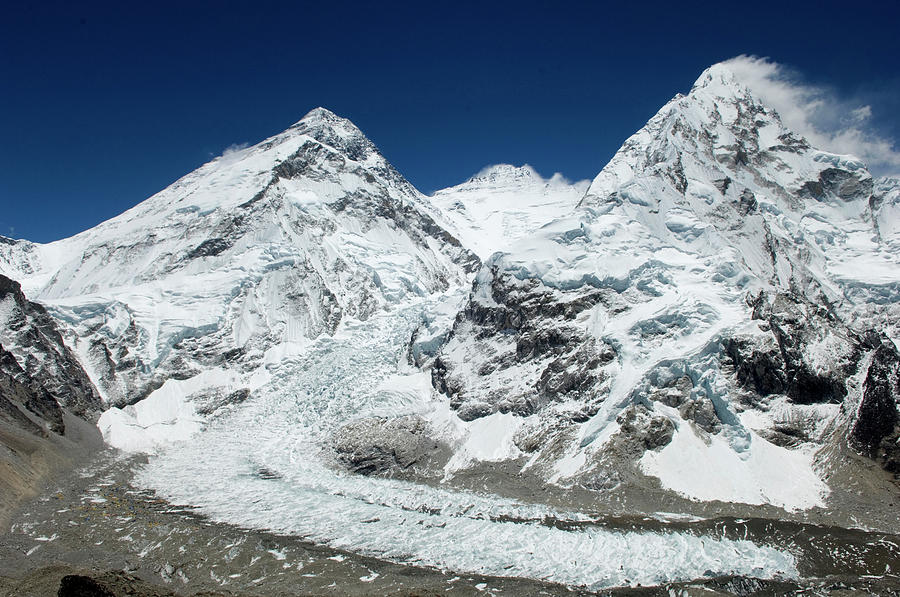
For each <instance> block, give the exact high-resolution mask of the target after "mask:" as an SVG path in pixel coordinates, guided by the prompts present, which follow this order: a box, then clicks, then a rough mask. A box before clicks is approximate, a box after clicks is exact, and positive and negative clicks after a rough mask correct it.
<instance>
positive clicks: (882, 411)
mask: <svg viewBox="0 0 900 597" xmlns="http://www.w3.org/2000/svg"><path fill="white" fill-rule="evenodd" d="M875 342H876V346H875V349H874V352H873V354H872V358H871V361H870V363H869V369H868V371H867V372H866V378H865V382H864V384H863V397H862V401H861V402H860V404H859V409H858V411H857V416H856V422H855V423H854V425H853V431H852V434H851V436H850V437H851V441H852V443H853V445H855V446H856V448H857V449H858V450H860V451H861V452H862V453H863V454H865V455H867V456H869V457H870V458H873V459H875V460H877V461H878V462H879V463H881V465H882V466H883V467H884V468H885V469H886V470H888V471H890V472H892V473H894V474H895V475H900V355H898V354H897V348H896V346H894V344H893V343H892V342H890V341H889V340H888V339H886V338H880V339H877V340H876V341H875Z"/></svg>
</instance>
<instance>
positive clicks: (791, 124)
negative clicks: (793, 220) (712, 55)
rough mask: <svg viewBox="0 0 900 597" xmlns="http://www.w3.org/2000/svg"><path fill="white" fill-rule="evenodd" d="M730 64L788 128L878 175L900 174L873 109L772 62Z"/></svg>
mask: <svg viewBox="0 0 900 597" xmlns="http://www.w3.org/2000/svg"><path fill="white" fill-rule="evenodd" d="M725 64H726V65H727V66H728V67H729V68H730V69H731V71H732V72H733V73H734V75H735V77H737V79H738V81H740V82H741V83H743V84H744V85H746V86H747V87H749V88H750V90H751V91H752V92H753V94H754V95H756V96H757V97H758V98H759V99H761V100H762V101H763V102H765V103H766V104H768V105H769V106H771V107H772V108H774V109H775V110H776V111H777V112H778V113H779V114H780V115H781V119H782V121H784V124H785V125H787V126H788V128H790V129H792V130H794V131H796V132H798V133H800V134H801V135H803V136H804V137H806V138H807V140H809V142H810V143H811V144H812V145H813V146H814V147H818V148H819V149H824V150H826V151H832V152H835V153H841V154H848V153H849V154H853V155H855V156H857V157H858V158H861V159H862V160H863V161H864V162H866V163H867V164H868V165H869V169H870V170H871V171H872V173H873V174H876V175H883V174H897V173H900V148H898V145H897V143H896V141H894V140H893V139H889V138H887V137H884V136H882V135H881V134H879V133H878V132H877V131H875V130H873V128H872V126H871V124H870V121H871V118H872V107H871V106H870V105H868V104H866V103H865V102H862V101H859V100H857V99H854V98H843V97H840V96H839V95H838V94H837V93H836V92H835V91H833V90H831V89H828V88H826V87H822V86H816V85H810V84H807V83H805V82H803V81H802V80H801V78H800V76H799V75H798V73H796V72H795V71H793V70H791V69H790V68H788V67H786V66H784V65H782V64H779V63H777V62H773V61H772V60H770V59H768V58H758V57H756V56H738V57H736V58H732V59H730V60H726V61H725Z"/></svg>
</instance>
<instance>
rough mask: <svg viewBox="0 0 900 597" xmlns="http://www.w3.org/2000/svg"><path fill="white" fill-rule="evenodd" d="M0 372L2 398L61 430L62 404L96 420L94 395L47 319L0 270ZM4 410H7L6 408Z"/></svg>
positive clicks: (96, 398)
mask: <svg viewBox="0 0 900 597" xmlns="http://www.w3.org/2000/svg"><path fill="white" fill-rule="evenodd" d="M0 375H2V376H3V381H2V384H3V386H4V388H5V390H6V391H5V392H4V394H5V395H6V397H7V399H10V398H14V401H15V402H18V403H20V404H22V405H24V406H25V407H26V408H27V410H28V411H30V412H31V413H32V414H34V415H36V416H38V417H40V418H41V419H42V420H43V421H45V422H47V423H48V425H49V426H50V429H51V430H52V431H54V432H56V433H59V434H62V433H63V431H64V429H65V426H64V424H63V421H62V410H61V409H62V408H63V407H64V408H67V409H69V410H71V411H72V412H73V413H74V414H76V415H78V416H80V417H82V418H85V419H89V420H90V419H93V420H96V417H97V416H99V414H100V411H101V409H102V405H101V402H100V396H99V395H98V393H97V390H96V389H95V388H94V385H93V384H92V383H91V380H90V379H89V378H88V376H87V374H86V373H85V371H84V369H82V367H81V364H80V362H79V361H78V359H77V358H76V357H75V355H74V354H73V353H72V351H71V350H70V349H69V348H68V346H66V344H65V342H64V341H63V338H62V335H61V334H60V332H59V330H58V328H57V325H56V323H55V321H54V320H53V318H52V317H51V316H50V315H49V314H48V313H47V311H46V309H44V307H42V306H41V305H39V304H37V303H34V302H31V301H29V300H28V299H26V298H25V295H24V294H23V293H22V289H21V286H20V285H19V284H18V283H17V282H15V281H13V280H10V279H9V278H7V277H5V276H3V275H0ZM7 412H10V411H8V410H7Z"/></svg>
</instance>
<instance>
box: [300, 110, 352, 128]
mask: <svg viewBox="0 0 900 597" xmlns="http://www.w3.org/2000/svg"><path fill="white" fill-rule="evenodd" d="M342 120H346V119H345V118H341V117H340V116H338V115H337V114H335V113H334V112H332V111H331V110H329V109H328V108H323V107H322V106H319V107H318V108H313V109H312V110H310V111H309V112H307V113H306V115H305V116H304V117H303V118H301V119H300V120H298V121H297V122H295V123H294V126H297V125H299V124H302V123H307V124H308V123H313V122H323V121H325V122H340V121H342Z"/></svg>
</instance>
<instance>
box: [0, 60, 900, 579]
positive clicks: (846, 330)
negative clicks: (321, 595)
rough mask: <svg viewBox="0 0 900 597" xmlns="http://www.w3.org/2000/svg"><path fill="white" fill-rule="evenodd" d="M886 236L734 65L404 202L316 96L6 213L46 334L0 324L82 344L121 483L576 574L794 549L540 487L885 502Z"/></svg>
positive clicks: (241, 513)
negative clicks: (33, 227)
mask: <svg viewBox="0 0 900 597" xmlns="http://www.w3.org/2000/svg"><path fill="white" fill-rule="evenodd" d="M898 255H900V181H897V180H896V179H878V180H876V179H873V178H872V176H871V175H870V174H869V172H868V171H867V170H866V168H865V166H864V164H862V163H861V162H860V161H859V160H856V159H855V158H853V157H851V156H840V155H835V154H832V153H828V152H825V151H821V150H818V149H816V148H813V147H811V146H810V145H809V143H808V142H807V141H806V140H804V139H803V138H802V137H800V136H799V135H797V134H796V133H794V132H792V131H790V130H788V129H787V128H786V127H785V126H784V125H783V123H782V122H781V120H780V118H779V116H778V115H777V114H776V113H775V112H774V111H773V110H771V109H770V108H768V107H767V106H766V105H764V104H763V103H762V102H760V101H759V100H758V99H757V98H756V97H755V96H754V94H753V92H752V91H751V90H750V89H748V88H747V87H745V86H744V85H743V84H742V83H741V82H740V81H739V80H737V79H736V78H735V76H734V74H733V73H732V72H731V70H730V69H729V67H728V65H727V63H726V64H720V65H716V66H713V67H711V68H710V69H708V70H707V71H705V72H704V73H703V74H702V75H701V77H700V78H699V79H698V80H697V82H696V84H695V85H694V87H693V89H692V90H691V91H690V93H689V94H687V95H685V96H682V95H678V96H676V97H675V98H674V99H673V100H672V101H670V102H669V103H668V104H666V105H665V106H664V107H663V108H662V109H661V110H660V111H659V113H657V114H656V115H655V116H654V117H653V118H652V119H651V120H650V121H649V122H648V123H647V125H646V126H645V127H643V128H642V129H641V130H640V131H638V132H637V133H636V134H635V135H633V136H632V137H631V138H629V139H628V140H627V141H626V142H625V144H624V145H623V146H622V148H621V149H620V150H619V152H618V153H617V154H616V155H615V156H614V158H613V159H612V160H611V161H610V163H609V164H608V165H607V166H606V167H604V168H603V169H602V170H601V171H600V173H599V174H598V175H597V176H596V178H594V180H593V181H592V182H590V183H587V182H580V183H570V182H568V181H566V180H565V179H563V178H562V177H561V176H560V175H555V176H553V177H552V178H550V179H544V178H542V177H541V176H540V175H538V174H537V173H536V172H535V171H534V170H533V169H532V168H530V167H528V166H523V167H514V166H508V165H500V166H491V167H489V168H486V169H485V170H483V171H482V172H480V173H479V174H478V175H476V176H474V177H472V178H471V179H469V180H468V181H466V182H464V183H463V184H461V185H458V186H455V187H451V188H449V189H445V190H442V191H438V192H436V193H434V195H433V196H432V197H427V196H425V195H423V194H422V193H420V192H419V191H417V190H416V189H415V188H413V187H412V186H411V185H410V184H409V183H408V182H407V181H406V180H405V179H404V178H403V177H402V175H400V174H399V173H398V172H397V171H396V170H395V169H394V168H393V167H392V166H391V165H390V164H389V163H388V162H387V161H386V160H385V159H384V157H383V156H382V155H381V154H380V153H379V152H378V150H377V149H376V148H375V146H374V145H373V144H372V143H371V142H370V141H369V140H368V139H366V138H365V136H364V135H363V134H362V133H361V132H360V131H359V130H358V129H357V128H356V127H355V126H354V125H353V124H351V123H350V122H349V121H347V120H344V119H342V118H339V117H337V116H335V115H334V114H332V113H331V112H328V111H327V110H324V109H321V108H320V109H316V110H313V111H312V112H310V113H309V114H308V115H307V116H306V117H305V118H303V119H302V120H301V121H299V122H298V123H296V124H295V125H294V126H292V127H290V128H289V129H288V130H286V131H285V132H283V133H281V134H279V135H276V136H274V137H272V138H270V139H267V140H265V141H263V142H261V143H260V144H258V145H255V146H253V147H250V148H247V149H244V150H240V151H237V152H233V153H228V154H227V155H223V156H222V157H220V158H218V159H216V160H214V161H212V162H210V163H208V164H206V165H204V166H202V167H201V168H199V169H198V170H197V171H195V172H193V173H191V174H189V175H187V176H185V177H184V178H182V179H181V180H179V181H177V182H176V183H174V184H173V185H171V186H170V187H169V188H167V189H165V190H163V191H162V192H160V193H159V194H157V195H154V196H153V197H151V198H150V199H148V200H146V201H145V202H143V203H141V204H140V205H138V206H136V207H135V208H133V209H131V210H129V211H127V212H125V213H124V214H122V215H120V216H118V217H116V218H113V219H112V220H110V221H108V222H105V223H103V224H101V225H99V226H97V227H95V228H93V229H91V230H88V231H86V232H84V233H81V234H79V235H76V236H74V237H72V238H69V239H64V240H61V241H58V242H55V243H50V244H47V245H40V244H34V243H29V242H27V241H13V240H9V239H2V238H0V274H3V275H5V276H8V277H9V278H12V279H15V280H18V281H20V282H21V285H22V286H21V290H22V292H19V289H18V287H17V286H14V285H13V283H12V282H10V288H15V291H14V292H13V295H15V296H16V297H19V298H16V299H15V300H16V304H24V303H23V301H25V298H24V297H25V296H27V297H28V299H30V300H32V301H37V302H39V303H41V304H42V305H44V307H45V308H46V313H48V314H50V315H52V316H53V317H54V318H55V319H56V322H57V324H58V326H59V328H60V330H61V331H62V336H61V337H60V338H64V339H65V345H66V346H65V347H64V348H65V350H61V349H59V348H58V347H56V348H53V347H51V348H47V347H46V346H43V345H42V346H37V345H36V344H28V343H26V342H24V341H21V340H16V339H15V338H13V337H12V336H11V335H10V333H9V331H8V330H11V329H13V328H14V327H15V326H17V325H18V326H20V327H21V325H20V323H21V321H23V317H24V316H23V315H21V312H22V310H21V309H20V310H19V311H18V312H16V313H19V315H15V313H14V312H13V311H11V310H9V309H6V310H5V311H4V312H3V313H4V314H7V315H9V314H13V315H10V316H9V317H7V319H6V324H5V325H6V326H7V331H5V332H4V334H5V335H3V336H0V344H3V347H4V348H5V347H7V344H10V346H14V348H15V350H19V352H20V353H21V354H17V355H16V356H17V358H18V359H19V361H20V362H29V361H28V358H29V354H28V353H29V351H31V352H35V353H36V354H37V353H46V352H47V351H48V350H51V352H53V351H55V352H56V353H57V354H62V355H71V356H72V358H73V359H75V358H77V359H78V361H80V364H81V365H82V366H83V367H84V370H85V371H86V374H85V376H84V377H85V379H83V380H81V381H83V382H84V383H82V384H81V385H82V386H85V388H87V390H85V391H86V393H85V394H84V396H93V398H92V400H93V402H91V401H90V400H88V401H87V402H89V403H90V404H89V405H90V406H92V407H94V406H97V407H99V406H101V398H102V407H103V408H105V409H106V411H105V412H104V413H103V415H102V416H101V418H100V421H99V426H100V428H101V430H102V431H103V433H104V437H105V438H106V440H107V441H108V442H109V443H111V444H112V445H114V446H116V447H119V448H123V449H126V450H131V451H142V452H146V453H148V454H151V455H152V457H151V458H150V460H149V463H148V465H147V466H146V467H145V468H143V469H142V470H141V472H140V474H139V477H138V483H140V484H142V485H144V486H146V487H150V488H152V489H154V490H155V491H157V492H158V494H159V495H161V496H163V497H166V498H168V499H170V500H171V501H173V502H175V503H190V504H192V505H195V506H198V507H200V508H201V509H202V511H204V512H205V513H206V514H208V515H210V516H212V517H214V518H217V519H221V520H225V521H228V522H233V523H237V524H241V525H250V526H260V527H264V528H269V529H275V530H280V531H283V532H287V533H294V534H298V535H302V536H304V537H307V538H313V539H315V540H318V541H321V542H323V543H328V544H332V545H335V546H338V547H341V548H347V549H356V550H359V551H362V552H365V553H366V554H370V555H377V556H381V557H386V558H390V559H398V560H401V561H411V562H416V563H417V564H423V565H431V566H438V567H444V568H447V567H449V568H452V569H455V570H462V571H469V572H479V573H486V574H502V575H519V576H528V577H534V578H548V579H555V580H558V581H560V582H566V583H572V584H584V585H587V586H590V587H595V588H597V587H605V586H612V585H615V584H622V583H629V582H644V583H646V582H660V581H668V580H672V579H683V578H696V577H697V576H699V575H701V574H708V573H709V572H710V571H711V572H712V573H713V574H745V575H752V576H764V577H769V576H773V575H788V576H791V575H796V574H797V568H796V562H795V560H794V556H793V555H792V554H790V553H787V552H785V551H780V550H779V549H776V548H772V547H768V546H766V547H760V546H757V545H755V544H753V543H749V542H744V543H739V542H730V541H726V540H725V539H724V537H723V538H722V540H721V541H720V540H719V539H718V538H717V539H710V540H709V541H707V539H706V538H703V539H700V538H698V537H696V536H693V535H690V534H688V533H682V534H680V533H677V532H675V533H659V534H657V533H637V532H632V533H607V532H606V531H605V530H604V531H603V532H597V529H596V528H594V527H590V528H581V527H580V526H579V525H581V524H582V523H584V522H585V521H587V520H589V517H588V515H586V514H584V512H583V511H582V510H579V511H574V512H570V511H563V510H560V509H558V508H556V507H555V506H554V507H551V506H549V505H547V503H544V502H541V498H540V497H534V496H536V495H538V494H537V493H536V488H537V487H538V486H543V489H544V490H548V489H549V488H556V487H559V486H562V487H565V488H567V491H568V490H569V489H571V490H572V494H573V495H574V494H575V493H576V492H589V494H590V496H591V497H590V499H589V502H590V506H584V503H586V502H582V503H581V505H580V506H578V507H579V508H582V507H583V508H588V507H590V508H593V507H594V505H596V504H599V503H605V504H611V503H613V502H616V503H618V504H619V505H620V506H621V508H622V510H621V511H616V512H615V514H617V515H618V514H627V515H631V514H634V513H638V512H639V513H641V514H646V515H651V516H655V515H657V513H658V510H662V509H663V508H664V506H663V505H662V504H674V505H671V506H665V508H668V507H672V508H682V509H683V511H684V512H682V513H688V512H692V513H695V512H693V510H692V508H693V507H694V506H693V504H701V503H704V502H715V501H716V500H718V501H720V503H724V502H730V503H732V504H745V505H758V506H761V507H763V508H768V510H766V512H767V513H768V514H771V513H772V512H780V514H783V515H785V516H787V515H788V512H791V513H792V514H791V516H794V515H796V516H798V517H802V516H803V514H802V513H803V512H804V511H806V510H815V511H817V512H825V513H826V514H827V515H830V516H832V517H839V516H844V514H843V513H842V510H841V508H842V507H843V505H845V504H847V503H853V504H856V505H857V506H858V507H859V509H865V507H867V506H866V504H868V503H870V502H867V501H866V500H871V503H876V502H878V500H880V499H882V497H883V495H882V494H878V493H875V490H874V489H873V490H872V492H873V493H872V496H865V495H863V494H862V493H859V492H857V491H856V490H855V489H852V487H855V486H857V485H858V479H857V477H854V475H857V474H862V473H859V471H860V470H863V469H865V467H861V466H860V465H859V461H858V460H853V459H856V458H859V454H861V455H863V456H865V457H867V458H868V459H869V462H874V463H877V464H878V465H879V466H881V467H883V468H884V469H886V470H888V471H891V472H894V473H897V472H900V448H898V443H897V441H898V437H900V415H898V401H900V356H898V351H897V342H898V338H900V327H898V321H900V267H898V266H900V257H898ZM482 262H483V263H482ZM23 292H24V294H23ZM16 293H18V294H16ZM0 298H2V297H0ZM0 304H6V303H0ZM10 304H12V303H10ZM23 329H24V328H23ZM16 338H19V336H16ZM59 344H60V345H62V343H61V342H60V343H59ZM10 350H13V349H10ZM15 350H13V352H14V351H15ZM66 351H68V352H66ZM0 356H3V355H0ZM42 359H44V357H38V356H34V357H33V359H32V361H30V362H34V363H40V362H49V361H45V360H42ZM57 377H58V376H57ZM88 378H89V379H88ZM85 384H87V385H85ZM91 384H93V386H95V387H96V390H97V391H96V392H94V393H92V392H93V387H91ZM82 389H84V388H82ZM84 400H87V398H85V399H84ZM84 400H82V402H84ZM186 439H190V440H191V441H189V442H180V443H179V440H186ZM873 468H874V467H873ZM210 470H215V471H216V473H215V475H210V474H208V471H210ZM479 471H481V473H479ZM484 471H488V473H484ZM467 474H468V475H469V477H466V475H467ZM478 474H483V476H481V477H479V476H477V475H478ZM458 477H459V478H469V479H472V478H474V479H476V480H477V486H478V487H479V489H480V488H482V487H483V488H484V490H485V491H487V492H496V493H497V494H498V495H506V496H508V495H510V494H513V495H518V494H516V488H518V486H517V485H515V483H520V484H521V483H526V484H528V487H527V489H528V490H529V491H530V492H531V493H530V494H529V495H531V496H532V498H531V499H532V501H536V502H540V503H537V504H534V503H522V502H520V501H517V500H513V499H506V498H505V497H504V498H500V497H498V496H497V495H490V494H488V495H481V494H479V495H475V494H473V493H471V492H468V491H464V490H463V489H461V486H459V485H453V482H454V480H455V479H457V478H458ZM397 478H399V479H400V480H398V479H397ZM510 479H512V480H513V481H510ZM523 480H524V481H523ZM410 481H412V483H410ZM447 482H449V483H450V484H449V485H447V486H445V487H436V485H437V484H439V483H447ZM879 491H881V490H879ZM579 495H581V494H579ZM620 496H626V497H628V496H631V497H634V496H639V499H638V500H636V501H638V503H637V504H634V503H633V502H632V503H631V504H626V502H627V499H625V498H622V499H619V497H620ZM613 498H615V499H613ZM567 499H568V498H567ZM573 500H574V498H573ZM603 500H606V501H603ZM690 500H693V501H690ZM842 500H843V501H842ZM847 500H849V501H847ZM526 501H528V500H526ZM564 503H567V504H571V503H578V502H577V501H571V502H564ZM249 504H254V507H252V508H251V507H248V506H249ZM859 504H863V505H862V506H859ZM256 506H259V507H256ZM745 507H749V506H745ZM778 509H780V510H778ZM666 511H667V512H672V511H674V510H666ZM732 512H733V513H740V512H744V511H742V510H733V511H732ZM797 512H800V514H796V513H797ZM310 513H312V514H310ZM823 516H824V515H823ZM512 520H514V521H516V522H515V523H513V522H510V521H512ZM547 520H553V521H558V522H559V523H560V524H558V525H547V524H545V522H546V521H547ZM847 520H851V518H850V515H847V516H845V518H841V519H840V521H839V522H837V523H836V524H849V523H848V522H847ZM853 520H855V519H853ZM412 524H415V525H417V526H416V528H417V532H416V533H415V537H414V539H415V540H412V539H411V534H410V533H409V532H408V531H407V530H406V529H407V528H409V526H410V525H412ZM853 524H856V522H854V523H853ZM873 524H875V523H873ZM570 526H571V528H569V527H570ZM487 535H490V536H492V537H494V538H495V539H497V540H496V541H495V543H496V548H495V546H494V545H493V544H492V545H486V544H485V542H484V541H483V539H482V538H483V537H484V536H487ZM648 545H649V546H650V547H651V548H652V549H653V550H655V551H654V553H663V552H665V553H666V554H668V555H667V556H666V558H662V559H658V560H654V561H650V559H646V558H645V559H642V560H641V561H639V562H637V563H635V564H634V566H633V567H632V569H629V570H625V569H624V568H623V567H622V565H620V563H621V561H624V560H628V557H627V554H629V553H633V552H635V551H636V550H640V549H642V548H643V547H646V546H648ZM510 546H513V547H515V549H511V548H510ZM535 546H539V549H538V548H536V547H535ZM609 550H612V551H613V552H615V553H621V554H625V555H622V556H621V557H617V558H613V560H614V561H613V560H609V559H608V558H607V559H598V557H597V554H598V553H606V552H607V551H609ZM616 550H618V551H616ZM556 552H561V553H566V554H571V555H572V557H571V558H568V557H567V558H566V561H556V560H554V558H553V557H551V555H549V554H553V553H556ZM694 553H697V554H700V555H697V557H696V558H695V557H693V554H694ZM739 553H742V554H744V556H746V557H744V556H738V557H736V556H735V554H739ZM685 554H689V555H688V557H685ZM576 556H577V557H576ZM644 560H646V561H644ZM751 560H752V561H753V565H752V566H751V565H750V564H748V562H750V561H751ZM598 579H601V580H598Z"/></svg>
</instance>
